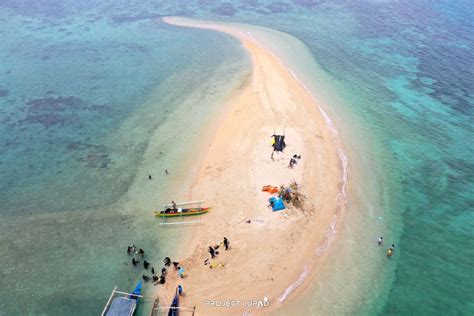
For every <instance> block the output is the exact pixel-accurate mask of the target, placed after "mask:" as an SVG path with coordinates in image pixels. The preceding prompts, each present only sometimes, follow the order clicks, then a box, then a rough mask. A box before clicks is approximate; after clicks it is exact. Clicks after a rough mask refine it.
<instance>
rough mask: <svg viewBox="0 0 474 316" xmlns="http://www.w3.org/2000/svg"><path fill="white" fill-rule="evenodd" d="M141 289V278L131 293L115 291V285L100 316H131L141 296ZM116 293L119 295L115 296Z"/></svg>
mask: <svg viewBox="0 0 474 316" xmlns="http://www.w3.org/2000/svg"><path fill="white" fill-rule="evenodd" d="M141 291H142V281H141V280H140V281H139V282H138V283H137V286H136V287H135V289H134V290H133V292H132V293H125V292H120V291H117V287H115V288H114V289H113V291H112V294H111V295H110V298H109V300H108V301H107V304H106V305H105V308H104V310H103V311H102V314H101V316H132V315H133V314H134V313H135V309H136V308H137V303H138V299H139V298H140V297H143V296H141V295H140V294H141ZM117 294H118V295H120V296H116V295H117Z"/></svg>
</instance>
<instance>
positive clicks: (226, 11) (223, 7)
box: [212, 2, 237, 16]
mask: <svg viewBox="0 0 474 316" xmlns="http://www.w3.org/2000/svg"><path fill="white" fill-rule="evenodd" d="M212 11H213V12H214V13H216V14H218V15H225V16H233V15H234V14H236V13H237V9H236V8H234V6H233V5H232V4H231V3H229V2H226V3H221V4H220V5H219V6H218V7H217V8H215V9H214V10H212Z"/></svg>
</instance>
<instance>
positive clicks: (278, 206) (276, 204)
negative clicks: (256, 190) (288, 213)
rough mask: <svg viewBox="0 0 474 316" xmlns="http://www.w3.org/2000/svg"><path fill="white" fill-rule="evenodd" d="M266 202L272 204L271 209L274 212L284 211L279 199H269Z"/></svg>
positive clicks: (281, 201) (283, 205)
mask: <svg viewBox="0 0 474 316" xmlns="http://www.w3.org/2000/svg"><path fill="white" fill-rule="evenodd" d="M268 201H270V204H272V209H273V211H274V212H275V211H281V210H284V209H285V204H283V200H282V199H280V198H279V197H271V198H270V199H268Z"/></svg>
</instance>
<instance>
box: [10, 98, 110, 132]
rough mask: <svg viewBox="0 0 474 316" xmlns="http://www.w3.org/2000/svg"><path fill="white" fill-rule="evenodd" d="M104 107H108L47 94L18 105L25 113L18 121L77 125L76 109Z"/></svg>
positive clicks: (47, 125)
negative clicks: (20, 105)
mask: <svg viewBox="0 0 474 316" xmlns="http://www.w3.org/2000/svg"><path fill="white" fill-rule="evenodd" d="M106 109H108V107H107V106H106V105H101V104H94V103H86V102H85V101H83V100H82V99H80V98H77V97H74V96H68V97H63V96H60V97H53V96H47V97H44V98H41V99H34V100H30V101H28V102H26V103H25V104H24V105H23V106H22V107H20V109H19V110H20V111H21V112H23V113H25V115H26V117H24V118H23V119H21V120H19V121H18V122H19V123H21V124H25V123H26V124H41V125H43V126H44V127H45V128H49V127H52V126H60V127H63V126H65V125H74V124H76V125H77V123H78V116H77V115H76V114H75V113H77V112H78V111H81V112H82V111H84V110H87V111H91V112H103V111H105V110H106Z"/></svg>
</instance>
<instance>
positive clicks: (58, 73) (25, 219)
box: [0, 0, 474, 315]
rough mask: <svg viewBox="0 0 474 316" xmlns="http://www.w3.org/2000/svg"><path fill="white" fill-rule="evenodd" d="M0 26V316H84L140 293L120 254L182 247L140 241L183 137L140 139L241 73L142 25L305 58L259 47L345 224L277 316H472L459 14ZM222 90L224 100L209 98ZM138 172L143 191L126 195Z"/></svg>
mask: <svg viewBox="0 0 474 316" xmlns="http://www.w3.org/2000/svg"><path fill="white" fill-rule="evenodd" d="M0 8H1V23H2V26H5V27H3V28H2V30H1V32H2V33H1V34H2V41H3V42H2V44H0V54H1V59H2V63H0V79H1V82H0V103H1V109H0V111H1V112H0V115H1V122H2V124H1V126H0V128H1V133H0V135H1V136H0V137H1V142H2V143H1V148H0V150H1V156H2V164H1V165H0V171H1V179H2V180H1V188H2V192H1V193H0V194H1V195H0V201H1V215H0V216H1V223H0V226H1V227H0V228H1V230H0V234H1V235H0V255H1V258H2V259H0V260H1V265H2V270H1V273H0V284H1V285H2V286H1V289H0V297H2V298H3V299H2V300H1V301H0V310H1V311H0V314H1V313H2V312H3V313H5V314H12V313H15V312H17V311H18V306H22V307H23V309H22V310H23V311H24V312H25V313H27V314H64V313H67V314H84V313H87V312H89V311H92V313H94V314H97V313H98V312H100V308H101V307H102V306H103V304H105V301H106V299H107V295H108V294H109V291H110V290H111V288H112V287H113V285H114V284H117V285H119V286H120V288H122V289H131V288H133V285H134V283H135V282H136V280H137V278H138V277H139V276H140V271H132V272H133V273H130V271H131V270H130V269H131V267H130V266H129V265H128V264H127V265H126V263H127V262H128V260H129V258H128V257H126V254H125V256H124V248H123V247H124V246H125V245H127V244H129V243H130V242H131V241H132V240H133V242H135V243H136V244H137V245H143V247H144V248H145V249H146V250H147V249H153V251H156V253H155V252H154V253H153V254H152V255H151V258H152V260H158V259H159V258H160V257H162V256H163V255H165V254H168V253H169V252H171V251H173V250H174V249H175V248H176V243H175V241H176V239H175V238H178V236H179V238H182V236H180V235H181V231H178V230H176V229H172V230H168V231H166V234H160V233H158V234H157V233H156V230H157V229H156V225H155V224H156V223H155V222H153V221H151V220H149V219H148V218H149V217H148V216H150V208H152V207H155V206H156V205H161V204H162V203H163V202H166V201H167V197H165V196H166V192H167V191H166V190H168V189H170V188H169V187H170V186H173V187H176V186H178V185H179V178H180V177H183V178H186V174H180V175H179V176H177V177H176V178H174V177H173V178H171V179H170V178H165V177H164V176H163V174H162V170H163V169H164V168H169V169H170V170H172V173H173V174H174V170H175V169H176V168H177V166H179V165H181V164H184V165H183V169H185V167H186V166H188V165H190V163H189V160H188V161H187V163H186V162H183V161H180V160H179V159H176V157H182V156H183V153H192V151H193V150H194V149H192V148H191V146H189V147H184V146H183V147H181V146H179V147H173V146H174V144H176V143H179V142H182V140H183V137H184V136H182V135H187V137H190V138H186V139H185V141H188V142H190V144H192V141H193V138H192V136H193V135H194V132H196V135H197V136H196V137H198V136H199V135H200V134H199V130H200V129H199V128H198V126H197V127H196V128H195V129H193V133H192V134H191V135H189V134H190V133H186V131H183V132H182V133H177V134H172V135H167V136H168V137H165V136H164V135H163V136H162V137H155V138H153V136H152V135H155V133H154V132H155V131H157V129H159V127H160V126H163V124H164V122H168V121H169V120H170V119H171V118H173V119H179V117H180V116H177V117H174V116H173V113H179V111H178V112H176V111H175V109H176V108H181V109H182V108H186V106H183V104H186V101H185V99H186V97H187V96H188V93H189V92H190V91H193V93H194V94H193V95H192V96H190V98H192V99H194V100H196V102H192V103H193V104H199V105H201V107H199V111H198V113H199V114H200V115H201V116H202V117H201V116H200V117H199V119H198V120H191V121H190V122H194V123H195V124H197V125H199V124H198V123H199V122H204V121H205V116H206V113H208V112H207V110H208V109H209V111H210V112H209V113H211V112H212V109H214V108H215V107H216V102H213V101H212V100H217V99H218V95H217V94H219V93H220V94H221V95H225V94H226V93H227V92H229V91H231V90H232V87H235V86H237V82H239V80H240V79H239V78H242V77H245V69H246V67H247V66H248V63H246V62H242V60H244V59H245V53H243V52H242V51H241V48H240V46H239V45H238V43H236V42H235V41H232V40H230V39H229V38H228V37H226V36H223V35H219V34H217V33H215V32H207V31H199V30H191V29H184V30H183V29H180V28H175V27H171V26H163V25H161V24H160V23H159V22H158V24H157V22H156V18H158V17H159V16H160V15H186V16H192V17H196V18H203V19H217V20H222V21H232V22H243V23H249V24H257V25H262V26H266V27H269V28H272V29H276V30H279V31H283V32H286V33H289V34H291V35H293V36H294V37H296V38H297V39H299V40H300V41H302V42H303V43H304V45H305V46H306V47H307V48H308V50H307V51H306V50H305V49H304V48H298V50H297V49H295V48H294V46H293V45H296V44H293V43H290V44H288V42H286V43H287V44H285V40H288V38H286V39H285V36H284V35H282V36H283V43H280V44H275V46H274V47H272V49H275V50H276V51H277V53H279V54H281V59H282V60H283V61H284V62H286V63H287V65H288V66H290V67H292V69H293V70H294V72H295V73H296V75H297V76H298V78H299V79H301V81H302V82H304V83H305V84H306V85H307V87H308V89H310V90H311V91H312V92H313V95H314V96H315V97H316V99H317V100H318V102H320V103H321V105H322V106H323V108H324V109H325V110H326V111H327V112H328V114H329V116H330V117H331V118H332V119H333V121H334V123H335V126H336V127H337V128H338V131H339V133H340V137H341V139H342V142H343V146H344V149H345V152H346V154H347V156H348V157H349V187H348V199H347V209H346V212H345V214H344V220H343V221H341V222H340V224H339V225H337V226H336V231H337V234H336V238H335V239H334V240H333V242H332V244H331V248H330V250H329V251H328V257H327V258H326V259H325V260H326V262H328V263H330V264H327V265H325V267H324V269H323V270H321V271H318V274H317V275H316V278H315V282H314V283H313V284H309V285H308V284H303V290H302V291H300V292H298V291H296V292H295V293H297V297H296V298H294V299H292V300H291V301H290V303H289V305H288V306H284V307H283V309H281V310H279V311H278V313H281V314H288V313H290V312H295V311H297V312H298V313H302V314H303V313H304V314H308V313H312V314H348V313H350V314H438V315H450V314H461V315H470V314H472V313H473V312H474V303H473V302H474V298H473V296H472V293H474V288H473V284H474V280H473V277H472V276H473V273H472V266H471V262H472V258H473V257H474V254H473V253H472V249H474V245H473V242H474V236H473V231H472V226H473V223H474V218H473V213H472V196H474V188H473V181H472V178H473V175H474V166H473V163H472V153H473V152H474V150H473V149H474V148H473V147H472V142H470V141H469V140H470V139H471V138H472V136H473V134H474V133H473V130H472V122H473V108H474V106H473V95H472V78H473V71H472V66H471V64H472V56H470V52H471V51H472V46H473V41H472V36H470V35H469V34H472V30H473V25H472V22H471V21H470V20H471V19H470V13H472V9H471V4H470V3H469V2H468V1H457V2H455V3H452V4H448V3H436V4H434V3H432V2H428V1H422V0H417V1H412V2H410V3H405V4H404V5H403V6H402V5H400V4H399V3H398V2H393V1H383V2H376V1H359V2H352V3H343V2H340V1H322V2H316V1H292V2H279V3H278V4H276V3H273V2H270V1H268V2H267V1H259V2H249V1H245V2H244V1H242V2H239V4H236V3H233V4H229V3H221V2H205V3H204V2H200V4H199V5H198V4H197V2H196V3H194V2H189V3H187V4H186V5H179V6H178V5H175V4H163V5H156V4H153V3H151V2H149V3H148V2H147V3H144V2H134V1H127V2H123V1H114V2H110V3H107V2H97V1H86V2H81V3H70V2H68V1H60V4H56V3H55V4H53V3H52V2H51V3H49V4H48V2H42V3H41V4H36V5H33V4H31V3H30V4H29V5H24V6H22V5H21V4H17V3H15V2H13V1H5V2H3V3H2V4H1V7H0ZM151 30H157V32H152V31H151ZM290 40H291V39H290ZM268 41H269V42H270V44H271V43H275V41H273V40H272V39H271V35H269V36H268ZM285 45H287V46H285ZM301 47H303V46H301ZM278 50H280V51H279V52H278ZM301 52H303V53H302V54H300V53H301ZM306 53H308V55H305V54H306ZM293 54H294V55H295V56H298V57H297V58H291V57H292V56H293ZM309 54H310V55H309ZM295 56H293V57H295ZM313 58H314V59H313ZM314 60H316V62H317V63H315V61H314ZM229 64H231V66H230V69H226V68H225V67H227V66H228V65H229ZM232 65H234V66H235V67H232ZM215 68H218V69H222V70H221V72H218V73H214V72H213V70H214V69H215ZM157 69H159V71H158V70H157ZM224 74H228V77H227V78H229V79H232V78H233V79H234V80H235V82H236V84H234V86H233V85H232V84H230V85H229V86H226V87H222V86H221V85H220V84H221V83H222V82H223V80H222V79H220V78H218V77H220V76H222V75H224ZM203 82H206V84H204V85H201V84H202V83H203ZM26 83H27V84H26ZM214 89H215V90H214ZM203 96H206V97H209V98H210V100H208V101H209V102H208V103H205V104H202V103H201V102H200V100H201V98H202V97H203ZM188 102H189V100H188ZM187 107H188V108H187V109H189V107H190V105H189V103H188V104H187ZM191 113H192V112H191V110H190V111H188V114H191ZM190 117H191V116H190ZM152 138H153V140H152ZM160 139H162V140H163V143H160ZM152 141H153V143H154V144H155V145H154V146H152V147H153V148H155V149H151V148H150V147H149V146H148V144H149V142H152ZM156 144H158V145H156ZM173 148H174V149H173ZM186 148H187V149H186ZM186 150H188V151H186ZM147 153H148V154H147ZM160 153H161V154H160ZM155 159H156V160H157V161H159V164H152V162H153V161H154V160H155ZM188 159H189V157H188ZM139 166H142V168H141V169H140V168H139ZM151 166H155V167H154V168H156V169H154V170H153V175H154V176H155V174H156V175H157V176H155V180H156V181H155V180H154V182H153V185H149V183H147V182H146V181H145V182H143V183H141V184H140V183H139V182H140V181H139V180H137V179H136V178H137V177H146V176H147V174H148V173H149V171H148V169H147V168H151ZM175 166H176V167H175ZM183 172H184V171H183ZM134 180H135V182H134ZM169 182H172V183H171V185H170V183H169ZM132 183H136V185H135V186H132V187H131V189H130V191H129V188H130V186H131V184H132ZM155 192H160V193H159V194H155ZM138 193H140V194H141V195H139V197H138V201H137V194H138ZM140 197H142V198H140ZM131 200H133V201H134V205H136V207H130V204H129V203H128V202H129V201H131ZM111 205H112V206H111ZM77 210H80V211H77ZM381 234H383V235H384V236H385V240H386V241H387V242H388V243H391V242H392V241H393V242H394V243H396V253H395V256H394V257H393V258H392V259H391V260H390V261H387V260H386V257H385V250H386V249H385V248H386V247H383V248H382V247H377V245H376V240H377V238H378V237H379V235H381ZM180 240H181V239H180ZM78 253H80V254H81V255H80V256H78V255H77V254H78ZM295 281H296V280H295ZM45 285H47V286H46V289H45ZM2 289H3V290H2ZM2 291H6V292H2ZM40 293H42V294H40ZM142 312H143V311H142Z"/></svg>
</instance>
